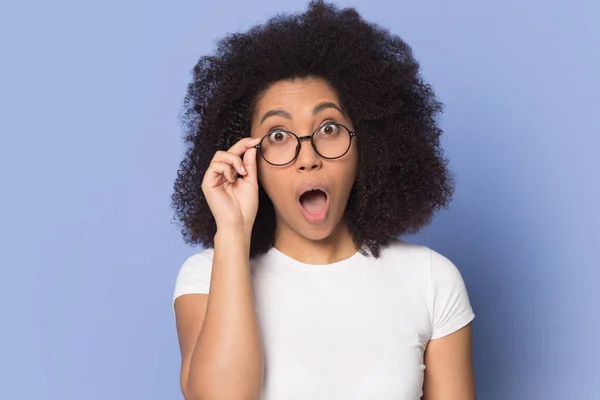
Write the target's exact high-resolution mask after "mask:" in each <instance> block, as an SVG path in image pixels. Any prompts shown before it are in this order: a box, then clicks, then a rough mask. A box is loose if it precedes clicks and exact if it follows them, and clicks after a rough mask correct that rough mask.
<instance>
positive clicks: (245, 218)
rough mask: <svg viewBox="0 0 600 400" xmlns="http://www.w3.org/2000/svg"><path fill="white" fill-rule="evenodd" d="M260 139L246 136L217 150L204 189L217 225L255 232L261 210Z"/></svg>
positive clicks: (205, 179) (204, 181)
mask: <svg viewBox="0 0 600 400" xmlns="http://www.w3.org/2000/svg"><path fill="white" fill-rule="evenodd" d="M259 142H260V139H251V138H244V139H241V140H240V141H238V142H237V143H235V144H234V145H233V146H231V148H230V149H229V150H227V151H217V152H216V153H215V155H214V157H213V159H212V161H211V162H210V165H209V167H208V169H207V170H206V173H205V174H204V179H203V180H202V192H203V193H204V197H206V201H207V202H208V206H209V207H210V211H211V212H212V214H213V217H214V218H215V221H216V223H217V229H222V228H226V229H230V228H231V229H239V228H243V229H245V230H246V231H247V232H248V233H250V232H252V226H253V225H254V219H255V218H256V212H257V211H258V178H257V171H256V148H254V146H255V145H257V144H258V143H259ZM242 157H243V160H242ZM238 174H239V175H241V177H238Z"/></svg>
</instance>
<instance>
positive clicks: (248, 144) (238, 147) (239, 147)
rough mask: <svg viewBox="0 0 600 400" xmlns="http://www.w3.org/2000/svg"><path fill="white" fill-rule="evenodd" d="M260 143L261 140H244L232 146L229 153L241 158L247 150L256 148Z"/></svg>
mask: <svg viewBox="0 0 600 400" xmlns="http://www.w3.org/2000/svg"><path fill="white" fill-rule="evenodd" d="M258 143H260V138H243V139H241V140H239V141H238V142H237V143H236V144H234V145H233V146H231V147H230V148H229V150H227V152H228V153H231V154H235V155H237V156H238V157H241V156H242V154H244V153H245V152H246V150H248V149H249V148H252V147H254V146H256V145H257V144H258Z"/></svg>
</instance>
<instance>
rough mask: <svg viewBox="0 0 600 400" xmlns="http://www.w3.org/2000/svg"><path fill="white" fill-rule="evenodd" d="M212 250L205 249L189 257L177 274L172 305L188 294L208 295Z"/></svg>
mask: <svg viewBox="0 0 600 400" xmlns="http://www.w3.org/2000/svg"><path fill="white" fill-rule="evenodd" d="M212 260H213V249H205V250H203V251H201V252H199V253H196V254H194V255H192V256H191V257H189V258H188V259H187V260H185V262H184V263H183V265H182V266H181V268H180V269H179V273H178V274H177V280H176V281H175V292H174V293H173V303H174V302H175V299H177V297H179V296H181V295H184V294H190V293H205V294H208V290H209V288H210V277H211V272H212Z"/></svg>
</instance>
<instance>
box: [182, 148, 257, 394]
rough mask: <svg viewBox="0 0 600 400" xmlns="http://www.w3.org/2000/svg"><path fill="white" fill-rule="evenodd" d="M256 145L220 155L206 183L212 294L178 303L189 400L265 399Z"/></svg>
mask: <svg viewBox="0 0 600 400" xmlns="http://www.w3.org/2000/svg"><path fill="white" fill-rule="evenodd" d="M255 144H256V141H255V140H252V139H242V140H241V141H239V142H238V143H236V144H235V145H234V146H232V148H231V149H229V150H228V151H227V152H223V151H219V152H217V153H216V154H215V156H214V158H213V160H212V162H211V164H210V167H209V168H208V170H207V171H206V173H205V175H204V179H203V182H202V190H203V193H204V195H205V197H206V200H207V202H208V205H209V206H210V209H211V212H212V214H213V216H214V218H215V221H216V223H217V233H216V235H215V238H214V257H213V260H212V272H211V278H210V289H209V293H208V294H185V295H181V296H179V297H178V298H177V299H176V300H175V316H176V319H177V332H178V336H179V342H180V349H181V356H182V367H181V388H182V392H183V394H184V397H185V398H186V399H187V400H197V399H201V400H213V399H227V400H236V399H240V400H241V399H243V400H254V399H258V398H259V397H260V392H261V388H262V383H263V371H264V360H263V348H262V342H261V338H260V332H259V325H258V321H257V317H256V313H255V308H254V299H253V293H252V283H251V278H250V265H249V254H250V237H251V232H252V226H253V224H254V219H255V217H256V211H257V209H258V183H257V176H256V174H257V172H256V149H255V148H253V145H255ZM242 155H243V156H244V157H243V161H242V158H241V156H242ZM238 174H239V175H240V177H238Z"/></svg>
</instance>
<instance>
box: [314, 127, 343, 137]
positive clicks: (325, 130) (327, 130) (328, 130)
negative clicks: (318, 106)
mask: <svg viewBox="0 0 600 400" xmlns="http://www.w3.org/2000/svg"><path fill="white" fill-rule="evenodd" d="M338 130H339V128H338V127H337V125H334V124H329V125H325V126H323V127H322V128H321V130H320V132H319V133H320V134H322V135H324V136H333V135H335V134H336V133H337V132H338Z"/></svg>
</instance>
